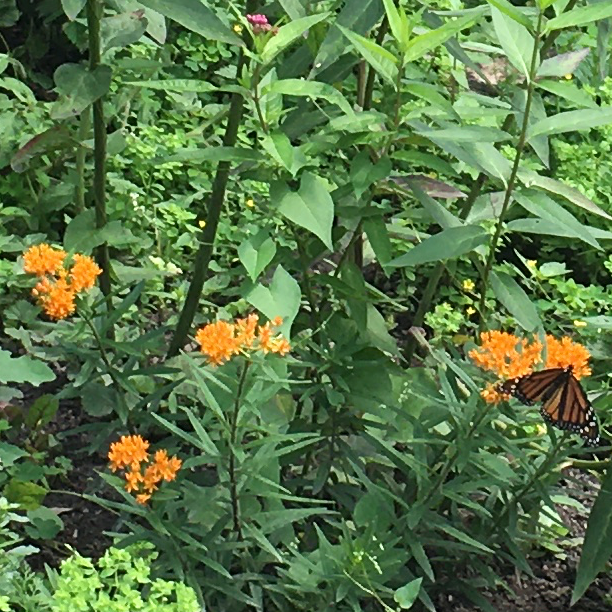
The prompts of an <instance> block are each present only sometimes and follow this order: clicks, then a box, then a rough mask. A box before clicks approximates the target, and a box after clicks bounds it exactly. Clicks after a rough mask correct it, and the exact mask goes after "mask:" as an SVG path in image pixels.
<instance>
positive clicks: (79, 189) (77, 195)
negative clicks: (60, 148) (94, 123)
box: [74, 108, 91, 214]
mask: <svg viewBox="0 0 612 612" xmlns="http://www.w3.org/2000/svg"><path fill="white" fill-rule="evenodd" d="M90 123H91V110H90V109H89V108H86V109H85V110H84V111H83V112H82V113H81V117H80V118H79V133H78V136H79V148H78V149H77V152H76V187H75V189H74V199H75V208H76V212H77V214H80V213H82V212H83V211H84V210H85V160H86V157H87V151H86V150H85V147H84V146H83V141H84V140H85V139H86V138H87V133H88V132H89V126H90Z"/></svg>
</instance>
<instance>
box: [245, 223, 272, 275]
mask: <svg viewBox="0 0 612 612" xmlns="http://www.w3.org/2000/svg"><path fill="white" fill-rule="evenodd" d="M275 254H276V243H275V242H274V241H273V240H272V238H270V236H269V235H268V232H266V231H265V230H262V231H260V232H259V233H258V234H257V235H255V236H251V237H249V238H247V239H246V240H245V241H244V242H242V244H241V245H240V246H239V247H238V258H239V259H240V263H241V264H242V265H243V266H244V268H245V270H246V271H247V274H248V275H249V277H250V278H251V280H252V281H255V280H257V277H258V276H259V275H260V274H261V273H262V272H263V271H264V270H265V269H266V266H267V265H268V264H269V263H270V262H271V261H272V259H274V255H275Z"/></svg>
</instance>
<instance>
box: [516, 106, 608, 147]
mask: <svg viewBox="0 0 612 612" xmlns="http://www.w3.org/2000/svg"><path fill="white" fill-rule="evenodd" d="M608 123H612V106H606V107H604V108H597V109H595V108H583V109H580V110H575V111H567V112H565V113H557V114H556V115H553V116H552V117H547V118H546V119H542V121H538V122H537V123H536V124H534V125H532V126H531V127H530V128H529V130H528V131H527V138H528V139H531V138H533V137H534V136H539V135H540V134H544V135H546V136H550V135H551V134H563V133H565V132H578V131H580V130H590V129H592V128H595V127H599V126H600V125H607V124H608Z"/></svg>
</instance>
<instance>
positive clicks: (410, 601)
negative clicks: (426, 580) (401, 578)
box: [393, 578, 423, 610]
mask: <svg viewBox="0 0 612 612" xmlns="http://www.w3.org/2000/svg"><path fill="white" fill-rule="evenodd" d="M421 582H423V579H422V578H415V579H414V580H412V581H410V582H409V583H408V584H405V585H404V586H403V587H401V588H399V589H397V590H396V591H395V593H393V599H394V600H395V602H396V603H397V605H398V606H399V607H400V608H402V609H403V610H409V609H410V608H412V606H413V605H414V602H415V601H416V599H417V597H418V596H419V591H420V590H421Z"/></svg>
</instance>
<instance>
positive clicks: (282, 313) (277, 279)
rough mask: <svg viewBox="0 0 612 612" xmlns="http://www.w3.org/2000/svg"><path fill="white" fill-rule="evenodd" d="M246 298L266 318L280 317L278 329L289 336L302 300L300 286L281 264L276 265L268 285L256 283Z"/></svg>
mask: <svg viewBox="0 0 612 612" xmlns="http://www.w3.org/2000/svg"><path fill="white" fill-rule="evenodd" d="M246 299H247V302H249V303H250V304H252V305H253V306H254V307H255V308H257V310H259V312H261V313H263V314H264V315H265V316H266V317H267V318H268V319H270V320H272V319H273V318H274V317H282V318H283V324H282V325H281V326H280V331H281V332H282V333H283V334H284V335H285V336H286V337H287V338H289V330H290V329H291V324H292V323H293V320H294V319H295V317H296V315H297V313H298V311H299V309H300V302H301V300H302V292H301V290H300V286H299V284H298V282H297V281H296V280H295V279H294V278H293V277H292V276H291V274H289V273H288V272H287V271H286V270H285V269H284V268H283V267H282V266H278V268H276V272H275V273H274V276H273V278H272V282H271V283H270V287H269V288H268V287H264V286H263V285H257V286H256V287H255V288H253V289H252V291H251V292H250V293H249V294H248V295H247V296H246Z"/></svg>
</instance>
